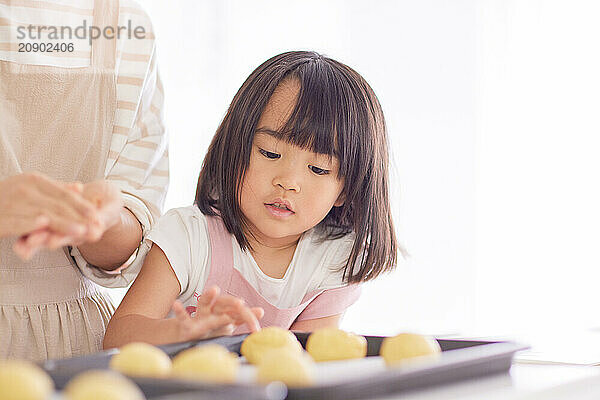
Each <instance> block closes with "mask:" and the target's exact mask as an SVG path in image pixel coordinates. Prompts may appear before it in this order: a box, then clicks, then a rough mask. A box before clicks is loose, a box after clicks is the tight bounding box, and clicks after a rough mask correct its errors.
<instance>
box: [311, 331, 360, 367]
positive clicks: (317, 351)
mask: <svg viewBox="0 0 600 400" xmlns="http://www.w3.org/2000/svg"><path fill="white" fill-rule="evenodd" d="M306 351H308V354H310V355H311V356H312V358H314V359H315V361H333V360H347V359H350V358H363V357H366V355H367V339H365V337H364V336H360V335H355V334H353V333H349V332H346V331H343V330H341V329H337V328H321V329H317V330H315V331H314V332H313V333H311V334H310V336H309V337H308V340H307V342H306Z"/></svg>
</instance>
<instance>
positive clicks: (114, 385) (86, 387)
mask: <svg viewBox="0 0 600 400" xmlns="http://www.w3.org/2000/svg"><path fill="white" fill-rule="evenodd" d="M63 395H64V397H65V399H66V400H145V397H144V394H143V393H142V391H141V390H140V388H138V387H137V386H136V385H135V384H134V383H133V382H131V381H130V380H129V379H127V378H125V377H124V376H123V375H121V374H118V373H116V372H114V371H108V370H90V371H86V372H83V373H81V374H79V375H77V376H75V377H74V378H73V379H71V380H70V381H69V383H67V386H65V390H64V392H63Z"/></svg>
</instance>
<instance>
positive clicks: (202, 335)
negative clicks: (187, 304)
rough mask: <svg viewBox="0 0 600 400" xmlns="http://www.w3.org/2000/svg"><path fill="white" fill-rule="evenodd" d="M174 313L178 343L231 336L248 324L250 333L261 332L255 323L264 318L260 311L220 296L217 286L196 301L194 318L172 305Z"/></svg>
mask: <svg viewBox="0 0 600 400" xmlns="http://www.w3.org/2000/svg"><path fill="white" fill-rule="evenodd" d="M173 312H174V314H175V318H176V319H177V321H178V323H179V339H180V341H182V342H184V341H188V340H199V339H207V338H210V337H215V336H224V335H231V334H232V333H233V331H234V330H235V327H236V326H239V325H242V324H244V323H246V324H248V326H249V327H250V329H251V330H252V331H257V330H258V329H260V325H259V323H258V320H259V319H260V318H262V317H263V315H264V311H263V309H262V308H259V307H253V308H249V307H248V306H246V305H245V304H244V301H243V300H241V299H238V298H236V297H234V296H230V295H221V294H220V289H219V288H218V287H216V286H213V287H211V288H210V289H208V290H207V291H205V292H204V293H203V294H202V295H201V296H200V297H199V298H198V303H197V306H196V311H195V314H194V315H193V316H191V315H190V314H188V312H187V311H186V310H185V309H184V308H183V304H181V302H179V301H175V303H174V304H173Z"/></svg>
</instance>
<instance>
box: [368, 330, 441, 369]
mask: <svg viewBox="0 0 600 400" xmlns="http://www.w3.org/2000/svg"><path fill="white" fill-rule="evenodd" d="M440 352H441V349H440V345H439V344H438V342H437V341H436V340H435V339H433V338H431V337H428V336H422V335H417V334H414V333H401V334H399V335H396V336H393V337H387V338H385V339H384V340H383V343H382V344H381V349H380V350H379V354H380V355H381V356H382V357H383V359H384V360H385V363H386V364H387V365H396V364H400V363H402V362H403V361H405V360H407V359H414V358H415V357H422V356H439V354H440Z"/></svg>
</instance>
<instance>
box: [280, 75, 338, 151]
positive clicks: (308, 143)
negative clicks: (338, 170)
mask: <svg viewBox="0 0 600 400" xmlns="http://www.w3.org/2000/svg"><path fill="white" fill-rule="evenodd" d="M298 72H299V73H298ZM302 72H304V73H302ZM310 72H313V71H301V72H300V71H297V73H296V74H294V75H295V78H296V79H298V80H299V81H300V92H299V94H298V100H297V102H296V105H295V106H294V109H293V110H292V112H291V114H290V117H289V118H288V120H287V121H286V123H285V125H284V126H283V128H281V131H280V132H279V133H280V136H279V139H281V140H285V141H286V142H288V143H291V144H294V145H296V146H298V147H300V148H303V149H305V150H310V151H312V152H314V153H318V154H325V155H328V156H330V157H337V158H338V159H339V158H340V157H341V154H343V151H340V150H341V149H340V148H339V145H340V143H343V140H342V141H340V140H339V138H338V136H339V135H342V134H343V130H344V128H345V123H344V117H345V116H344V114H343V113H341V110H343V107H341V106H340V105H339V104H338V102H340V101H341V100H340V98H339V97H337V98H336V96H335V94H334V93H335V92H337V91H336V90H335V88H333V89H334V90H332V87H331V86H332V83H333V82H332V80H331V79H324V77H323V76H320V74H315V73H310ZM334 86H335V85H334ZM341 161H342V160H340V162H341Z"/></svg>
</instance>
